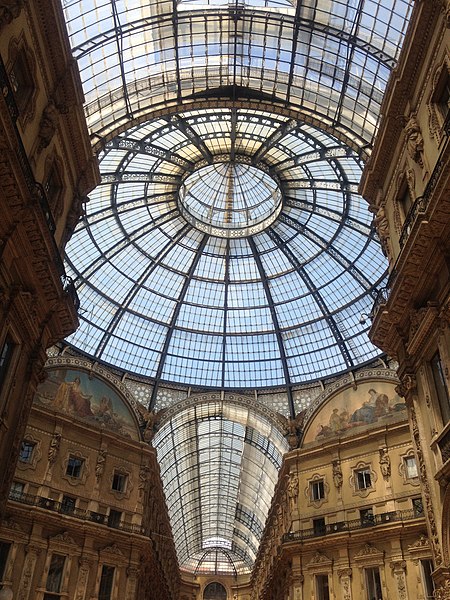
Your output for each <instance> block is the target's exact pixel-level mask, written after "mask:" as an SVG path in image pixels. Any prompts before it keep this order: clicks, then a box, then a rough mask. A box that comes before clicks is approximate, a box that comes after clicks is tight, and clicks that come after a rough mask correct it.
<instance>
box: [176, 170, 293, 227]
mask: <svg viewBox="0 0 450 600" xmlns="http://www.w3.org/2000/svg"><path fill="white" fill-rule="evenodd" d="M178 196H179V203H180V205H179V208H180V212H181V213H182V215H183V216H184V217H185V218H186V219H187V220H188V221H189V222H190V223H191V224H192V225H194V227H196V228H197V229H199V230H200V231H205V232H207V233H210V234H211V235H215V236H218V237H225V238H236V237H245V236H248V235H251V234H255V233H258V232H259V231H262V230H263V229H265V228H266V227H268V226H269V225H270V224H271V223H273V221H274V220H275V219H276V218H277V216H278V215H279V213H280V210H281V202H282V195H281V190H280V188H279V187H278V184H277V183H276V182H275V180H274V179H272V177H270V175H268V174H267V173H265V172H264V171H261V170H259V169H257V168H256V167H252V166H251V165H246V164H240V163H239V162H237V161H236V159H234V160H230V161H227V162H223V163H215V164H212V165H208V166H206V167H203V168H201V169H199V170H198V171H195V172H194V173H192V174H188V176H187V177H186V179H185V180H184V182H183V184H182V186H181V188H180V191H179V193H178Z"/></svg>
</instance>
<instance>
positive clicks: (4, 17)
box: [0, 0, 25, 31]
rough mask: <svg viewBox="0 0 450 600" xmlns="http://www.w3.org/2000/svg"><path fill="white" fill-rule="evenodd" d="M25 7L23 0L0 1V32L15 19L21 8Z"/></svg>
mask: <svg viewBox="0 0 450 600" xmlns="http://www.w3.org/2000/svg"><path fill="white" fill-rule="evenodd" d="M24 6H25V0H1V1H0V31H1V30H2V29H3V28H4V27H6V25H9V24H10V23H12V22H13V21H14V19H17V17H18V16H19V15H20V13H21V11H22V8H23V7H24Z"/></svg>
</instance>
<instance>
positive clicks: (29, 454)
mask: <svg viewBox="0 0 450 600" xmlns="http://www.w3.org/2000/svg"><path fill="white" fill-rule="evenodd" d="M35 446H36V444H35V443H34V442H29V441H28V440H23V442H22V445H21V447H20V453H19V461H20V462H22V463H30V462H31V459H32V458H33V451H34V448H35Z"/></svg>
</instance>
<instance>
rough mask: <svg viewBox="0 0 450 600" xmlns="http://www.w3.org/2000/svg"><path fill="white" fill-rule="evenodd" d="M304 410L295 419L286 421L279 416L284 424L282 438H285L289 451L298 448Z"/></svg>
mask: <svg viewBox="0 0 450 600" xmlns="http://www.w3.org/2000/svg"><path fill="white" fill-rule="evenodd" d="M305 413H306V410H302V411H300V412H299V413H298V415H297V416H296V417H295V419H287V418H286V417H284V416H283V415H279V416H280V417H281V419H282V420H283V424H284V436H285V437H286V439H287V441H288V444H289V449H290V450H295V449H296V448H298V447H299V446H300V442H301V437H302V434H303V422H304V420H305Z"/></svg>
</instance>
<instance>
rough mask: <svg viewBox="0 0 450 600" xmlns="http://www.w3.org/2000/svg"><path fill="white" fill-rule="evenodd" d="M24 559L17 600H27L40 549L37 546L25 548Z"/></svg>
mask: <svg viewBox="0 0 450 600" xmlns="http://www.w3.org/2000/svg"><path fill="white" fill-rule="evenodd" d="M25 552H26V558H25V563H24V566H23V571H22V581H21V584H20V588H19V593H18V596H17V600H28V598H29V596H30V591H31V583H32V581H33V575H34V570H35V568H36V561H37V557H38V556H39V554H40V552H41V549H40V548H38V547H37V546H27V547H26V548H25Z"/></svg>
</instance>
